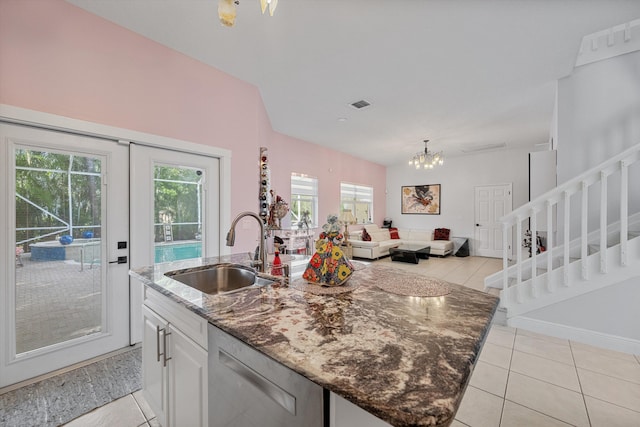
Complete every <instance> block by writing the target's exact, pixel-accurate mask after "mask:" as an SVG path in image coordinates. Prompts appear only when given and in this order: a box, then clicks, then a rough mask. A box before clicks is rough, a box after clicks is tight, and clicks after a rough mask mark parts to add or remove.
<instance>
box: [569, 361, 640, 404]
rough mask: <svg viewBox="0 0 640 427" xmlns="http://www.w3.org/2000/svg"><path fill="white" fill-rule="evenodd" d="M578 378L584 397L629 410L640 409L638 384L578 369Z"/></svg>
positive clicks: (639, 387)
mask: <svg viewBox="0 0 640 427" xmlns="http://www.w3.org/2000/svg"><path fill="white" fill-rule="evenodd" d="M578 378H580V384H581V385H582V392H583V393H584V395H585V396H591V397H595V398H596V399H600V400H604V401H605V402H609V403H613V404H614V405H618V406H624V407H625V408H627V409H631V410H638V408H640V385H639V384H636V383H633V382H629V381H624V380H621V379H618V378H614V377H610V376H607V375H603V374H599V373H597V372H593V371H589V370H586V369H582V368H578Z"/></svg>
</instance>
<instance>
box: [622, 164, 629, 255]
mask: <svg viewBox="0 0 640 427" xmlns="http://www.w3.org/2000/svg"><path fill="white" fill-rule="evenodd" d="M628 215H629V162H628V161H627V160H621V161H620V264H621V265H622V266H626V265H627V238H628V237H629V218H628Z"/></svg>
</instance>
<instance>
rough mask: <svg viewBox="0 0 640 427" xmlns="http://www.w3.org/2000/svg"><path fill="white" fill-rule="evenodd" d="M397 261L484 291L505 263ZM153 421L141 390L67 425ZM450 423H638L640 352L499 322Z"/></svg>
mask: <svg viewBox="0 0 640 427" xmlns="http://www.w3.org/2000/svg"><path fill="white" fill-rule="evenodd" d="M377 262H391V261H390V260H389V259H388V258H385V259H382V260H380V261H377ZM394 265H396V266H398V267H399V268H403V269H408V270H411V271H415V272H417V273H420V274H425V275H430V276H435V277H439V278H442V279H445V280H448V281H450V282H455V283H459V284H462V285H465V286H469V287H472V288H475V289H479V290H482V289H483V280H484V277H485V276H487V275H488V274H491V273H493V272H495V271H498V270H499V269H500V266H501V260H494V259H488V258H479V257H468V258H455V257H447V258H430V259H429V260H428V261H426V262H425V261H421V262H420V264H418V265H413V264H404V263H394ZM154 425H158V423H157V421H156V420H155V418H154V416H153V414H152V413H151V411H150V410H149V409H148V407H147V405H146V403H145V402H144V399H142V397H141V396H140V392H136V393H133V394H131V395H128V396H125V397H123V398H121V399H119V400H116V401H115V402H112V403H110V404H107V405H105V406H103V407H101V408H98V409H96V410H94V411H92V412H90V413H88V414H86V415H83V416H82V417H79V418H77V419H76V420H74V421H72V422H70V423H68V424H67V426H71V427H83V426H91V427H102V426H104V427H107V426H119V427H139V426H154ZM451 425H452V426H453V427H461V426H471V427H476V426H478V427H484V426H487V427H498V426H500V427H520V426H535V427H538V426H592V427H599V426H603V427H616V426H617V427H638V426H640V356H638V355H631V354H625V353H617V352H613V351H610V350H604V349H600V348H596V347H591V346H588V345H584V344H580V343H578V342H573V341H568V340H563V339H558V338H554V337H549V336H544V335H539V334H535V333H532V332H528V331H525V330H521V329H514V328H509V327H506V326H501V325H493V326H492V328H491V330H490V332H489V335H488V337H487V340H486V343H485V345H484V348H483V350H482V352H481V354H480V358H479V360H478V363H477V365H476V367H475V370H474V372H473V375H472V377H471V380H470V383H469V386H468V388H467V391H466V393H465V395H464V398H463V399H462V403H461V405H460V408H459V410H458V413H457V415H456V419H455V421H454V422H453V423H452V424H451ZM354 427H356V426H354Z"/></svg>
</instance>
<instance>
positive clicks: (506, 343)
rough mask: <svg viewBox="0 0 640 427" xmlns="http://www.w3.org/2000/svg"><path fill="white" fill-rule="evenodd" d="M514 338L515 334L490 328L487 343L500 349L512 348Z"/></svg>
mask: <svg viewBox="0 0 640 427" xmlns="http://www.w3.org/2000/svg"><path fill="white" fill-rule="evenodd" d="M515 338H516V336H515V334H512V333H509V332H505V331H501V330H500V329H495V328H491V330H490V331H489V335H488V336H487V342H490V343H491V344H495V345H499V346H501V347H507V348H513V343H514V341H515Z"/></svg>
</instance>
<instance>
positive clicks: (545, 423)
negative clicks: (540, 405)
mask: <svg viewBox="0 0 640 427" xmlns="http://www.w3.org/2000/svg"><path fill="white" fill-rule="evenodd" d="M500 426H501V427H517V426H523V427H524V426H535V427H570V426H571V424H567V423H564V422H562V421H560V420H557V419H555V418H552V417H550V416H548V415H544V414H541V413H540V412H536V411H534V410H533V409H529V408H526V407H524V406H522V405H518V404H517V403H514V402H511V401H509V400H507V401H505V402H504V410H503V411H502V421H501V422H500Z"/></svg>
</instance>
